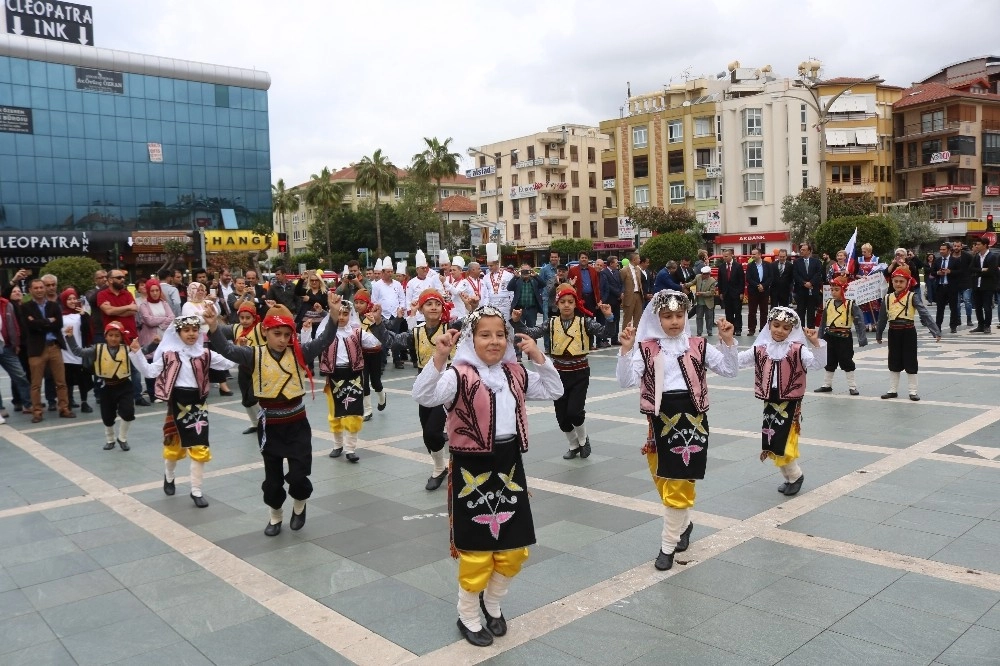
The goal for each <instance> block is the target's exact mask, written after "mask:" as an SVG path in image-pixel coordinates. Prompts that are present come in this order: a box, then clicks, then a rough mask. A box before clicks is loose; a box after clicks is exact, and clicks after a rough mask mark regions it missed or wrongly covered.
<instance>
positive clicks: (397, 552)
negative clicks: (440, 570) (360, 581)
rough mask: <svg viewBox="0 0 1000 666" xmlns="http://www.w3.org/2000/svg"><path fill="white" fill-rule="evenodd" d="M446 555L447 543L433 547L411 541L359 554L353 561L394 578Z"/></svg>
mask: <svg viewBox="0 0 1000 666" xmlns="http://www.w3.org/2000/svg"><path fill="white" fill-rule="evenodd" d="M446 555H448V545H447V544H446V543H445V542H441V543H439V544H438V545H436V546H431V545H427V544H424V543H422V542H420V541H416V540H412V539H411V540H410V541H399V542H397V543H393V544H389V545H388V546H383V547H382V548H377V549H375V550H370V551H368V552H366V553H359V554H357V555H355V556H354V557H353V558H352V559H354V560H355V561H357V562H359V563H361V564H363V565H364V566H366V567H368V568H369V569H374V570H375V571H378V572H379V573H382V574H384V575H386V576H393V575H395V574H398V573H400V572H402V571H409V570H410V569H415V568H417V567H420V566H423V565H425V564H430V563H431V562H434V561H437V560H439V559H440V558H441V557H442V556H446Z"/></svg>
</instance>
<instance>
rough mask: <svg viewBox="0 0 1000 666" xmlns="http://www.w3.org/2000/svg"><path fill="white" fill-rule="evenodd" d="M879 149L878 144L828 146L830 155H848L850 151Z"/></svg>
mask: <svg viewBox="0 0 1000 666" xmlns="http://www.w3.org/2000/svg"><path fill="white" fill-rule="evenodd" d="M876 150H878V146H827V147H826V152H827V154H828V155H841V154H843V155H846V154H849V153H872V152H875V151H876Z"/></svg>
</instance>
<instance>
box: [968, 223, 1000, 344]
mask: <svg viewBox="0 0 1000 666" xmlns="http://www.w3.org/2000/svg"><path fill="white" fill-rule="evenodd" d="M998 278H1000V255H997V254H996V253H994V252H990V246H989V244H988V243H987V242H986V239H985V238H982V237H979V238H977V239H975V240H974V241H972V265H971V266H970V267H969V282H970V286H971V287H972V303H973V305H974V306H975V308H976V328H974V329H972V330H971V331H969V332H970V333H987V334H988V333H991V332H992V331H991V330H990V329H991V328H992V326H993V294H995V293H996V290H997V284H998V283H1000V279H998Z"/></svg>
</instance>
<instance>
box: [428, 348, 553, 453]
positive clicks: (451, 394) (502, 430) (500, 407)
mask: <svg viewBox="0 0 1000 666" xmlns="http://www.w3.org/2000/svg"><path fill="white" fill-rule="evenodd" d="M535 369H536V370H537V372H533V371H531V370H528V371H527V372H528V389H527V391H525V394H524V397H525V399H527V400H558V399H559V398H561V397H562V394H563V385H562V379H560V378H559V371H558V370H556V368H555V366H553V365H552V359H550V358H548V357H545V364H544V365H536V366H535ZM457 393H458V373H456V372H452V371H451V369H450V368H446V369H445V371H444V372H438V369H437V366H436V365H434V363H433V362H431V363H428V364H427V365H426V366H424V369H423V370H421V371H420V374H419V375H417V380H416V381H415V382H413V393H412V395H413V399H414V400H415V401H416V402H417V403H419V404H421V405H423V406H424V407H437V406H438V405H450V404H451V403H452V402H454V401H455V396H456V395H457ZM494 396H495V398H496V419H497V420H496V437H497V438H498V439H502V438H505V437H511V436H513V435H516V434H517V417H516V413H515V410H516V407H517V401H516V400H515V399H514V395H513V394H512V393H511V392H510V390H509V389H508V390H504V391H500V392H499V393H495V394H494Z"/></svg>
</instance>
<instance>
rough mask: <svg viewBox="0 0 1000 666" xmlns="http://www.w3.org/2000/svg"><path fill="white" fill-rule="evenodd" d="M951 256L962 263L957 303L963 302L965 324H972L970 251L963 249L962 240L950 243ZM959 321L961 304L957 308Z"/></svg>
mask: <svg viewBox="0 0 1000 666" xmlns="http://www.w3.org/2000/svg"><path fill="white" fill-rule="evenodd" d="M951 258H952V259H957V260H959V261H960V262H961V265H962V274H961V278H960V279H959V285H958V298H959V303H960V304H961V303H963V302H964V303H965V324H966V326H972V287H971V286H970V285H971V283H972V253H971V252H969V251H968V250H966V249H965V244H964V243H963V242H962V241H955V242H954V243H952V244H951ZM958 319H959V322H961V320H962V308H961V305H960V306H959V309H958Z"/></svg>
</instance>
